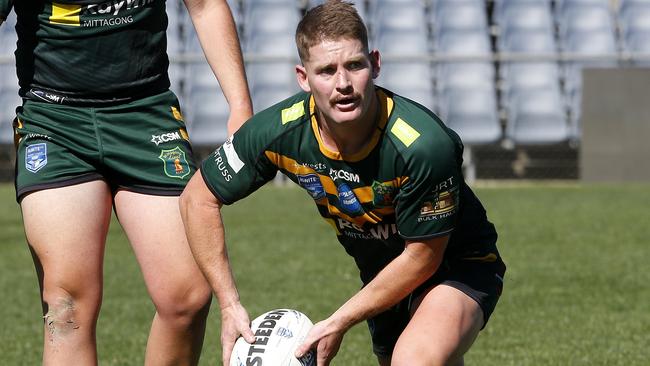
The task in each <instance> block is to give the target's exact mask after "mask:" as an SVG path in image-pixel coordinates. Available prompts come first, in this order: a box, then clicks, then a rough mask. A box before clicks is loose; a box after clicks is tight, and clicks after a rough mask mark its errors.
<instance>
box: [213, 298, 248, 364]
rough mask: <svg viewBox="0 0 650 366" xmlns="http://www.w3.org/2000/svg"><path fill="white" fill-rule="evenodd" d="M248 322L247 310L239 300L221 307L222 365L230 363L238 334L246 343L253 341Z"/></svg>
mask: <svg viewBox="0 0 650 366" xmlns="http://www.w3.org/2000/svg"><path fill="white" fill-rule="evenodd" d="M250 323H251V322H250V318H249V317H248V312H247V311H246V309H245V308H244V307H243V306H242V304H241V303H239V302H237V303H236V304H233V305H230V306H228V307H225V308H222V309H221V351H222V361H223V364H224V365H229V364H230V354H231V353H232V349H233V347H235V341H236V340H237V338H238V337H239V336H240V335H241V336H242V337H244V340H245V341H246V342H248V343H253V342H255V336H254V335H253V331H252V330H251V326H250Z"/></svg>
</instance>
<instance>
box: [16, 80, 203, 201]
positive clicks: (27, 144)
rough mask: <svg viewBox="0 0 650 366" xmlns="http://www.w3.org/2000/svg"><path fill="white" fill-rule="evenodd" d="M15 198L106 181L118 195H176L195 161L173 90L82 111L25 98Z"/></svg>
mask: <svg viewBox="0 0 650 366" xmlns="http://www.w3.org/2000/svg"><path fill="white" fill-rule="evenodd" d="M14 131H15V133H16V149H17V151H16V174H15V177H16V178H15V179H16V180H15V184H16V198H17V199H18V201H20V200H21V198H22V197H23V196H24V195H26V194H28V193H31V192H34V191H37V190H42V189H48V188H58V187H65V186H69V185H74V184H79V183H84V182H89V181H93V180H104V181H106V182H107V183H108V184H109V185H110V186H111V189H112V190H113V192H116V191H117V190H119V189H124V190H129V191H134V192H139V193H145V194H152V195H165V196H177V195H179V194H180V193H181V192H182V191H183V188H184V187H185V185H186V184H187V182H188V181H189V179H190V177H191V176H192V174H193V173H194V172H195V171H196V163H195V161H194V156H193V155H192V147H191V145H190V142H189V136H188V134H187V130H186V127H185V122H184V121H183V117H182V114H181V111H180V107H179V103H178V99H177V98H176V96H175V95H174V93H172V92H171V91H166V92H163V93H161V94H158V95H154V96H151V97H146V98H142V99H138V100H134V101H131V102H128V103H123V104H119V105H111V106H101V107H79V106H69V105H60V104H51V103H46V102H37V101H31V100H27V101H25V103H24V104H23V106H22V107H19V108H18V111H17V117H16V120H15V121H14Z"/></svg>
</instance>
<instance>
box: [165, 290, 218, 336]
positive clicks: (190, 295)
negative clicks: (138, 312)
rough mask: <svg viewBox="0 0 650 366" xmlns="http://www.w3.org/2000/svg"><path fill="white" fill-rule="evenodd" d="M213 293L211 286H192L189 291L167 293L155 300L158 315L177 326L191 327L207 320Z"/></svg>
mask: <svg viewBox="0 0 650 366" xmlns="http://www.w3.org/2000/svg"><path fill="white" fill-rule="evenodd" d="M211 298H212V293H211V292H210V289H209V288H192V289H191V290H189V291H182V292H177V293H176V294H174V293H167V294H165V295H164V296H159V297H158V298H157V299H156V300H154V302H155V305H156V312H157V313H158V316H159V317H160V318H161V319H162V320H164V321H166V322H171V323H173V324H174V325H175V326H177V327H183V328H185V327H191V326H192V325H194V324H196V323H197V322H203V321H205V318H206V317H207V314H208V309H209V308H210V300H211Z"/></svg>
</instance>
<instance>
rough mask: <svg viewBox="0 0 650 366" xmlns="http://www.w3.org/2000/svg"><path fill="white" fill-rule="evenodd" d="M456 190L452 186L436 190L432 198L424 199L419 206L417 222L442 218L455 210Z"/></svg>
mask: <svg viewBox="0 0 650 366" xmlns="http://www.w3.org/2000/svg"><path fill="white" fill-rule="evenodd" d="M457 196H458V190H457V189H455V188H452V189H450V190H447V191H442V192H438V193H437V194H436V196H435V197H434V199H433V200H431V201H426V202H424V203H423V204H422V207H421V208H420V216H419V217H418V222H422V221H430V220H437V219H443V218H445V217H449V216H451V215H453V214H454V213H455V212H456V206H457V205H456V202H457Z"/></svg>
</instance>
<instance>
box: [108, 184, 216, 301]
mask: <svg viewBox="0 0 650 366" xmlns="http://www.w3.org/2000/svg"><path fill="white" fill-rule="evenodd" d="M115 210H116V212H117V216H118V219H119V221H120V224H121V225H122V227H123V228H124V231H125V232H126V234H127V237H128V238H129V241H130V242H131V245H132V247H133V250H134V252H135V255H136V258H137V260H138V263H139V264H140V267H141V269H142V273H143V275H144V279H145V283H146V286H147V289H148V291H149V293H150V295H151V297H152V299H153V300H154V303H156V304H157V305H159V304H161V303H168V302H169V301H177V302H178V303H179V304H181V303H187V302H188V301H189V302H190V303H192V302H195V301H198V302H199V303H200V302H201V300H200V299H201V298H208V297H209V296H210V288H209V286H208V284H207V281H205V279H204V277H203V275H202V274H201V272H200V270H199V268H198V266H197V265H196V262H195V261H194V257H193V256H192V253H191V252H190V248H189V245H188V244H187V238H186V236H185V228H184V226H183V222H182V220H181V216H180V210H179V207H178V197H177V196H155V195H147V194H141V193H135V192H130V191H126V190H119V191H118V192H117V194H116V195H115ZM192 296H194V297H199V299H196V298H194V299H192V298H189V299H188V298H187V297H192ZM170 297H171V298H170ZM175 297H178V298H175Z"/></svg>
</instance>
